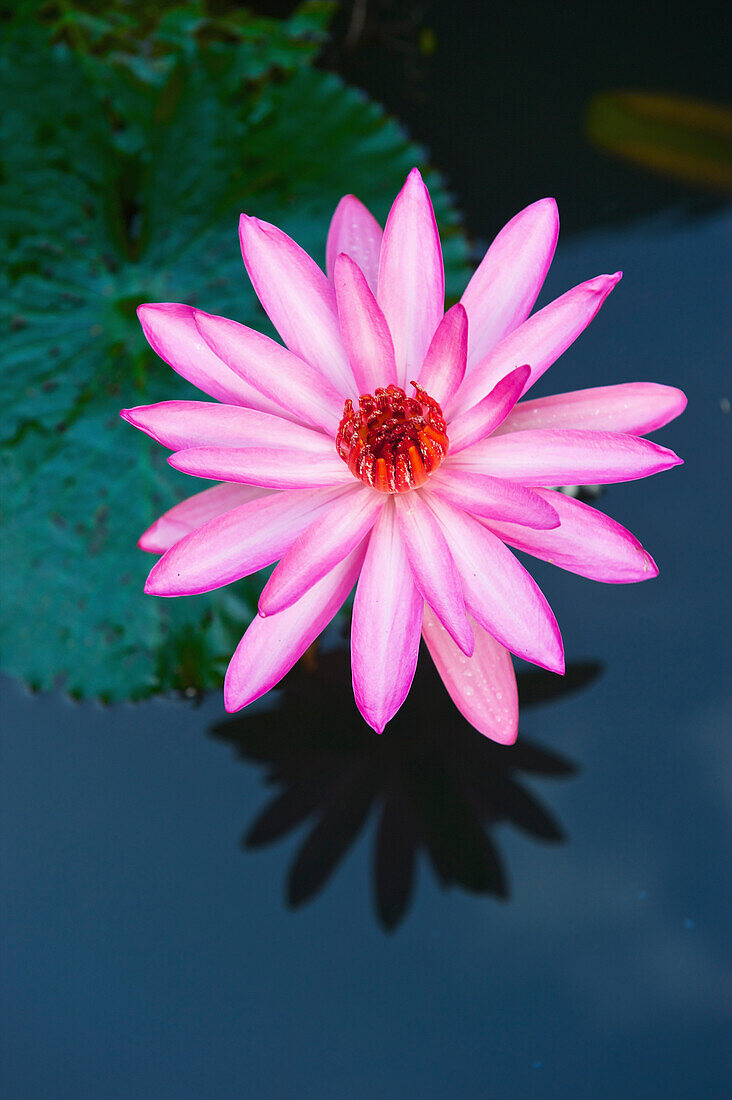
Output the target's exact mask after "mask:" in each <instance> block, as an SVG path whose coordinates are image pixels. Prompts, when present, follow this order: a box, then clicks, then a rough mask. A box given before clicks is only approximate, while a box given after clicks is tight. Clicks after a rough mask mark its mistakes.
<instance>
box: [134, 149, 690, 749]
mask: <svg viewBox="0 0 732 1100" xmlns="http://www.w3.org/2000/svg"><path fill="white" fill-rule="evenodd" d="M558 228H559V223H558V215H557V208H556V204H555V202H554V201H553V200H552V199H543V200H541V201H539V202H536V203H534V204H533V205H531V206H529V207H527V208H526V209H525V210H522V211H521V212H520V213H519V214H517V215H516V217H514V218H513V219H512V220H511V221H510V222H509V223H508V225H506V226H505V227H504V228H503V229H502V230H501V232H500V233H499V234H498V236H497V237H496V239H495V240H494V242H493V244H492V245H491V246H490V248H489V249H488V251H487V253H486V255H485V257H484V258H483V260H482V262H481V264H480V266H479V267H478V269H477V271H476V272H475V274H474V275H473V277H472V279H471V280H470V282H469V283H468V286H467V288H466V290H465V293H464V294H463V296H462V299H461V301H460V302H459V303H458V304H456V305H454V306H452V308H451V309H448V310H447V312H445V308H444V307H445V290H444V275H443V265H442V251H441V246H440V239H439V235H438V232H437V226H436V223H435V217H434V213H433V210H432V204H431V202H430V198H429V194H428V191H427V188H426V187H425V185H424V183H423V181H422V178H421V176H420V174H419V172H418V171H417V169H413V171H412V172H411V173H410V174H409V176H408V178H407V181H406V183H405V184H404V187H403V188H402V190H401V191H400V193H399V194H398V195H397V198H396V200H395V202H394V204H393V206H392V208H391V211H390V213H389V216H388V218H387V221H386V225H385V227H384V230H383V233H382V230H381V227H380V226H379V224H378V223H377V221H376V220H375V218H374V217H373V216H372V215H371V214H370V212H369V211H368V210H367V209H366V208H365V207H364V206H363V205H362V204H361V203H360V202H359V201H358V199H356V198H355V197H354V196H352V195H347V196H345V198H343V199H342V200H341V202H340V203H339V205H338V207H337V209H336V211H335V214H334V216H333V220H332V222H331V226H330V231H329V234H328V240H327V246H326V272H327V274H324V273H323V271H322V270H321V269H320V268H319V267H318V265H317V264H316V263H315V262H314V260H312V259H311V258H310V256H308V255H307V254H306V253H305V252H304V251H303V250H302V249H301V248H300V247H299V246H298V245H297V244H296V243H295V242H294V241H293V240H291V238H290V237H288V236H287V235H286V234H285V233H283V232H282V231H281V230H280V229H278V228H276V227H275V226H274V225H270V224H268V223H267V222H263V221H260V220H258V219H257V218H254V217H248V216H246V215H242V218H241V223H240V236H241V246H242V252H243V256H244V263H245V265H246V269H247V272H248V274H249V277H250V279H251V281H252V284H253V286H254V289H255V291H256V293H257V295H258V297H259V300H260V302H261V304H262V306H263V307H264V309H265V310H266V312H267V314H268V315H269V318H270V320H271V321H272V323H273V325H274V327H275V328H276V329H277V331H278V332H279V334H280V336H281V337H282V340H283V342H284V345H285V346H282V345H281V344H279V343H277V342H276V341H274V340H272V339H270V338H269V337H267V336H264V335H262V334H260V333H258V332H256V331H254V330H252V329H250V328H247V327H245V326H244V325H241V324H238V323H237V322H235V321H232V320H228V319H227V318H224V317H216V316H212V315H210V314H208V313H204V312H203V311H201V310H198V309H194V308H192V307H190V306H186V305H177V304H170V303H163V304H156V305H144V306H141V307H140V309H139V311H138V313H139V317H140V320H141V322H142V326H143V329H144V331H145V335H146V337H147V339H148V341H149V342H150V344H151V346H152V347H153V349H154V350H155V351H156V352H157V354H158V355H160V356H161V357H162V358H163V359H164V360H165V361H166V362H167V363H169V364H170V366H172V367H173V369H174V370H176V371H177V372H178V373H179V374H181V375H182V376H183V377H184V378H186V379H187V380H188V381H190V382H192V383H193V385H195V386H197V387H198V388H199V389H200V390H202V391H203V392H204V393H206V394H208V395H209V396H210V397H212V398H214V399H215V402H214V403H212V402H198V401H165V402H162V403H159V404H156V405H148V406H141V407H139V408H135V409H127V410H124V411H123V412H122V416H123V417H124V418H125V419H126V420H128V421H129V422H130V423H132V424H133V425H135V427H137V428H140V429H141V430H142V431H144V432H146V433H147V434H148V435H150V436H152V438H153V439H156V440H157V441H158V442H159V443H161V444H162V445H163V446H165V447H167V448H170V449H171V450H172V451H173V454H172V455H171V456H170V458H169V460H168V461H169V462H170V464H171V465H172V466H174V467H175V468H176V469H178V470H182V471H184V472H185V473H188V474H192V475H194V476H196V477H199V478H209V479H212V480H214V481H216V482H218V484H216V485H215V486H213V487H212V488H209V489H206V490H204V491H203V492H199V493H197V494H195V495H194V496H192V497H190V498H189V499H188V500H185V501H183V502H181V503H180V504H177V505H176V506H175V507H174V508H171V509H170V511H168V512H166V513H165V514H164V515H163V516H161V517H160V519H158V520H157V521H156V522H155V523H154V524H153V525H152V527H150V528H149V530H147V531H146V532H145V533H144V534H143V536H142V537H141V539H140V546H141V547H142V548H143V549H144V550H148V551H151V552H153V553H161V554H162V557H161V558H160V560H159V561H158V562H157V563H156V565H155V566H154V567H153V569H152V571H151V573H150V575H149V577H148V580H147V584H146V586H145V591H146V592H149V593H153V594H155V595H157V596H182V595H192V594H195V593H199V592H207V591H210V590H211V589H215V588H219V587H221V586H222V585H226V584H230V583H231V582H233V581H236V580H239V579H240V578H242V577H245V576H247V575H249V574H251V573H254V572H255V571H256V570H259V569H262V568H264V567H265V566H268V565H271V564H272V563H274V562H278V563H279V564H278V565H277V566H276V567H275V569H274V571H273V572H272V574H271V576H270V578H269V580H268V581H267V583H266V585H265V586H264V589H263V591H262V595H261V598H260V601H259V615H258V616H257V617H256V618H255V619H254V621H253V622H252V624H251V625H250V626H249V628H248V630H247V631H246V633H245V634H244V637H243V638H242V640H241V642H240V644H239V646H238V648H237V650H236V652H235V653H234V656H233V658H232V660H231V663H230V665H229V668H228V672H227V674H226V680H225V685H224V699H225V705H226V709H227V710H228V711H236V710H239V709H240V708H241V707H245V706H246V705H247V704H249V703H251V702H252V701H253V700H255V699H257V698H259V697H260V696H261V695H263V694H264V693H265V692H267V691H269V690H270V689H271V688H272V687H274V686H275V684H277V683H278V681H279V680H280V679H281V678H282V676H284V675H285V673H286V672H287V671H288V670H289V669H290V668H291V667H292V666H293V664H294V663H295V662H296V661H297V660H298V659H299V658H300V657H301V656H302V654H303V653H304V652H305V650H306V649H307V648H308V647H309V646H310V645H311V644H312V642H313V641H314V640H315V639H316V638H317V637H318V635H319V634H320V632H321V631H322V630H323V629H324V627H325V626H326V625H327V624H328V622H330V620H331V619H332V618H333V616H334V615H335V614H336V613H337V611H338V610H339V608H340V607H341V605H342V604H343V603H344V601H345V600H346V598H347V596H348V595H349V593H350V592H351V590H352V589H353V587H354V585H357V587H356V594H355V600H354V604H353V619H352V629H351V666H352V675H353V689H354V695H355V699H356V704H357V706H358V708H359V710H360V711H361V714H362V715H363V717H364V718H365V720H366V721H367V722H368V723H369V724H370V725H371V726H372V727H373V728H374V729H375V730H376V731H377V732H378V733H381V732H382V731H383V729H384V727H385V726H386V724H387V722H388V721H389V719H390V718H392V716H393V715H394V714H395V713H396V711H397V710H398V709H399V707H400V706H401V704H402V703H403V701H404V699H405V697H406V695H407V693H408V691H409V688H410V685H411V682H412V678H413V676H414V671H415V667H416V663H417V654H418V650H419V642H420V636H421V637H422V638H424V641H425V643H426V646H427V649H428V650H429V652H430V655H431V656H432V659H433V661H434V663H435V665H436V667H437V669H438V671H439V673H440V676H441V677H442V679H443V682H444V684H445V687H446V688H447V690H448V692H449V693H450V695H451V696H452V699H453V700H454V702H455V704H456V705H457V707H458V708H459V710H460V711H461V712H462V713H463V715H464V716H465V717H466V718H467V719H468V721H469V722H471V723H472V725H473V726H475V728H476V729H478V730H480V731H481V732H482V733H484V734H486V735H487V736H488V737H490V738H492V739H494V740H495V741H498V742H501V743H504V744H510V743H512V742H513V741H514V740H515V737H516V732H517V724H518V702H517V694H516V681H515V675H514V671H513V666H512V663H511V658H510V653H515V654H517V655H518V656H519V657H522V658H524V659H525V660H527V661H531V662H533V663H535V664H537V665H540V666H542V667H543V668H546V669H550V670H551V671H553V672H557V673H561V672H563V670H564V654H563V647H562V639H561V636H560V633H559V627H558V626H557V622H556V619H555V618H554V615H553V614H552V611H551V609H550V607H549V605H548V603H547V601H546V599H545V598H544V596H543V594H542V593H541V591H540V590H539V588H538V586H537V585H536V583H535V582H534V581H533V579H532V578H531V576H530V575H529V573H528V572H527V570H526V569H525V568H524V567H523V565H521V563H520V562H519V561H518V559H517V558H516V557H515V556H514V554H513V553H512V550H511V549H509V547H515V548H517V549H519V550H522V551H526V552H528V553H529V554H533V555H534V556H536V557H538V558H542V559H544V560H545V561H551V562H553V563H554V564H555V565H558V566H559V567H561V568H563V569H568V570H570V571H572V572H574V573H578V574H580V575H581V576H584V577H591V578H594V579H595V580H601V581H607V582H610V583H626V582H631V581H641V580H647V579H648V578H650V577H654V576H655V575H656V574H657V572H658V570H657V567H656V565H655V563H654V561H653V559H652V558H651V557H650V555H649V554H648V553H647V552H646V551H645V550H644V549H643V547H642V546H641V545H640V543H639V542H638V541H637V539H635V538H634V536H633V535H631V534H630V532H628V531H626V530H625V528H623V527H621V526H620V525H619V524H618V523H616V522H615V521H614V520H612V519H610V518H609V517H608V516H606V515H604V514H602V513H601V512H599V511H597V510H596V509H594V508H591V507H589V506H588V505H586V504H584V503H581V502H580V501H578V500H574V499H572V498H570V497H568V496H566V495H564V494H562V493H560V492H557V491H556V489H555V488H552V487H553V486H560V485H565V484H583V483H592V484H597V485H600V484H606V483H609V482H619V481H629V480H632V479H635V478H640V477H647V476H648V475H650V474H654V473H658V472H659V471H661V470H666V469H668V468H669V467H671V466H675V465H677V464H678V463H679V462H680V461H681V460H680V459H679V458H678V457H677V456H676V455H675V454H674V453H673V451H670V450H668V449H667V448H666V447H661V446H659V445H658V444H656V443H653V442H650V441H649V440H647V439H644V438H642V437H643V436H644V435H645V434H646V433H647V432H650V431H652V430H654V429H655V428H659V427H661V426H662V425H663V424H666V423H667V422H668V421H669V420H671V419H673V418H674V417H675V416H678V414H679V413H680V412H681V411H682V410H683V408H684V406H685V404H686V398H685V397H684V395H683V394H682V393H681V392H680V391H679V390H677V389H673V388H671V387H668V386H662V385H657V384H654V383H650V382H637V383H626V384H623V385H615V386H602V387H599V388H593V389H586V390H580V391H576V392H573V393H565V394H560V395H558V396H554V397H543V398H539V399H537V400H524V401H521V400H520V398H522V397H524V395H525V394H526V393H527V391H528V390H529V389H530V387H531V386H533V384H534V382H536V381H537V379H539V378H540V377H541V376H542V374H543V373H544V372H545V371H546V370H547V368H548V367H550V366H551V364H552V363H553V362H554V361H555V360H556V359H557V358H558V357H559V356H560V355H561V354H562V352H563V351H565V350H566V348H568V347H569V345H570V344H571V343H572V342H573V341H574V340H575V339H576V338H577V336H579V334H580V333H581V332H582V331H583V329H585V328H586V326H587V325H588V324H589V323H590V321H591V320H592V319H593V317H594V316H595V314H596V313H597V311H598V310H599V309H600V307H601V305H602V303H603V302H604V300H605V298H606V297H607V296H608V294H609V293H610V291H611V290H612V289H613V287H614V286H615V285H616V283H617V282H618V280H619V279H620V275H621V273H620V272H616V273H615V274H614V275H599V276H597V277H596V278H594V279H590V280H589V281H588V282H584V283H581V284H580V285H579V286H576V287H574V288H573V289H572V290H569V291H567V292H566V293H565V294H563V295H562V296H561V297H560V298H557V299H556V300H555V301H553V302H551V303H550V304H549V305H547V306H545V307H544V308H543V309H541V310H539V311H538V312H536V313H534V314H531V310H532V308H533V306H534V303H535V301H536V298H537V296H538V294H539V291H540V289H541V286H542V283H543V281H544V278H545V276H546V273H547V270H548V268H549V264H550V263H551V260H552V257H553V254H554V249H555V246H556V241H557V235H558ZM530 314H531V315H530Z"/></svg>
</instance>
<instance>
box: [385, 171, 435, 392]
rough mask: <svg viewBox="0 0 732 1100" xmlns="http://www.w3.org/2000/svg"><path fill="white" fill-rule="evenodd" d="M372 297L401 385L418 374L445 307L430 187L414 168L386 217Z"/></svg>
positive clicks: (404, 384)
mask: <svg viewBox="0 0 732 1100" xmlns="http://www.w3.org/2000/svg"><path fill="white" fill-rule="evenodd" d="M377 298H378V302H379V305H380V306H381V308H382V309H383V311H384V316H385V317H386V320H387V322H388V325H389V328H390V330H391V335H392V339H393V341H394V353H395V355H396V364H397V373H398V376H399V384H400V385H401V386H402V388H404V387H405V386H406V384H407V382H408V381H409V380H410V379H411V378H416V377H417V375H418V373H419V369H420V367H421V366H422V362H423V360H424V357H425V355H426V354H427V349H428V348H429V346H430V340H431V339H432V337H433V336H434V333H435V329H436V328H437V326H438V324H439V323H440V320H441V318H442V314H443V310H444V306H445V276H444V272H443V268H442V248H441V246H440V237H439V234H438V232H437V223H436V222H435V215H434V212H433V210H432V203H431V202H430V196H429V192H428V191H427V188H426V187H425V185H424V183H423V182H422V177H421V176H420V174H419V172H418V170H417V169H416V168H413V169H412V171H411V172H410V173H409V175H408V176H407V181H406V183H405V184H404V186H403V187H402V189H401V191H400V192H399V194H398V195H397V197H396V199H395V200H394V205H393V206H392V208H391V210H390V212H389V217H388V218H387V221H386V227H385V229H384V239H383V241H382V244H381V256H380V259H379V287H378V294H377Z"/></svg>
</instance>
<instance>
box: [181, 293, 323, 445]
mask: <svg viewBox="0 0 732 1100" xmlns="http://www.w3.org/2000/svg"><path fill="white" fill-rule="evenodd" d="M194 323H195V326H196V329H197V331H198V332H199V335H200V337H202V339H203V340H204V341H205V343H206V345H208V346H209V348H210V349H212V350H213V351H214V352H215V353H216V355H217V356H219V358H220V359H221V360H223V362H224V363H226V364H227V365H228V367H230V369H231V371H233V372H235V373H234V377H236V376H241V377H242V378H244V379H246V382H247V384H248V385H251V386H254V387H256V388H257V391H258V392H260V393H262V394H264V395H265V397H266V400H268V401H269V402H271V403H274V402H276V403H277V404H276V405H275V408H276V409H277V411H278V412H280V413H281V410H282V409H285V410H287V412H286V415H289V416H290V418H293V417H294V418H296V419H297V420H300V421H305V422H306V423H308V424H312V425H315V426H316V427H318V428H322V429H323V431H325V432H327V433H329V434H331V435H332V436H333V437H334V436H335V433H336V430H337V428H338V424H339V423H340V418H341V416H342V415H343V395H342V394H341V393H340V392H339V391H337V390H336V389H334V387H333V386H332V385H331V384H330V382H328V381H327V380H326V379H325V378H324V377H323V375H322V374H321V373H320V371H319V370H316V369H315V368H314V367H311V366H310V364H309V363H306V362H305V360H304V359H299V358H298V357H297V356H296V355H293V354H292V352H291V351H288V350H287V348H283V347H281V346H280V345H279V344H277V343H275V341H274V340H270V338H269V336H263V335H262V333H261V332H255V331H254V329H251V328H247V327H246V325H240V324H238V323H237V322H236V321H230V320H229V319H228V318H227V317H215V316H213V315H212V314H210V313H203V312H202V311H201V310H196V311H195V315H194ZM204 346H205V345H204Z"/></svg>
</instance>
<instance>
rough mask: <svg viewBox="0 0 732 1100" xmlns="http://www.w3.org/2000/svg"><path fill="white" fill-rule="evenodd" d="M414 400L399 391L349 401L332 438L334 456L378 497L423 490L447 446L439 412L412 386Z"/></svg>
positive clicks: (391, 389)
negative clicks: (378, 493)
mask: <svg viewBox="0 0 732 1100" xmlns="http://www.w3.org/2000/svg"><path fill="white" fill-rule="evenodd" d="M412 385H413V386H414V391H415V392H414V397H407V395H406V394H405V392H404V390H402V389H400V388H399V386H388V387H387V388H386V389H381V388H380V389H377V390H376V392H375V394H370V393H362V394H361V396H360V397H359V399H358V409H354V407H353V402H352V401H351V399H350V398H348V400H347V401H346V403H345V405H344V406H343V419H342V420H341V422H340V425H339V427H338V433H337V435H336V450H337V451H338V454H339V455H340V456H341V458H342V459H343V461H344V462H346V463H347V464H348V469H349V470H350V471H351V473H352V474H353V475H354V477H357V478H359V479H360V480H361V481H363V482H364V484H365V485H371V486H373V488H374V489H377V490H378V491H379V492H380V493H406V492H408V491H409V490H410V489H416V488H418V487H419V486H420V485H424V484H425V482H426V481H427V479H428V477H429V475H430V474H431V473H433V471H434V470H436V469H437V467H438V466H439V465H440V463H441V462H442V460H443V458H444V457H445V455H446V454H447V448H448V445H449V442H448V438H447V429H446V425H445V420H444V417H443V415H442V409H441V408H440V406H439V405H438V403H437V402H436V401H435V399H434V398H433V397H430V396H429V394H428V393H426V392H425V390H423V389H422V387H421V386H418V385H417V383H416V382H412Z"/></svg>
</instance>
